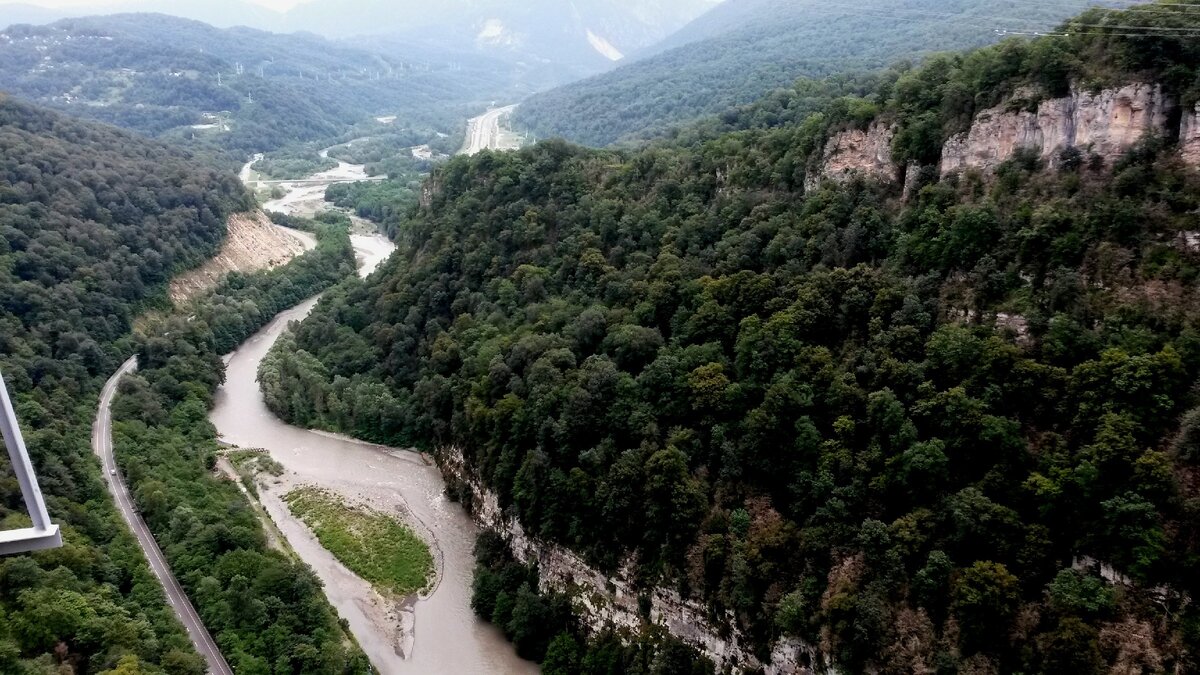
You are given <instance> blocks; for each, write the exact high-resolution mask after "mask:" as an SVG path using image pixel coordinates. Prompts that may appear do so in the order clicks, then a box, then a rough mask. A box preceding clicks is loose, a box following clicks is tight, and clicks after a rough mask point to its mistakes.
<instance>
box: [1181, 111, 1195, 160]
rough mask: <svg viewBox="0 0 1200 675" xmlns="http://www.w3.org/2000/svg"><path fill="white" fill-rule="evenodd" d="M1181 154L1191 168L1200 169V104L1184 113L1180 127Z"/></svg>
mask: <svg viewBox="0 0 1200 675" xmlns="http://www.w3.org/2000/svg"><path fill="white" fill-rule="evenodd" d="M1179 154H1180V156H1181V157H1183V161H1184V162H1186V163H1187V164H1188V165H1190V166H1197V167H1200V103H1196V106H1195V107H1194V108H1192V109H1191V110H1186V111H1184V113H1183V123H1182V124H1181V125H1180V127H1179Z"/></svg>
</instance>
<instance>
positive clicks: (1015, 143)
mask: <svg viewBox="0 0 1200 675" xmlns="http://www.w3.org/2000/svg"><path fill="white" fill-rule="evenodd" d="M1030 100H1036V94H1035V92H1033V91H1032V90H1030V89H1023V90H1020V91H1018V92H1016V93H1015V94H1014V96H1013V97H1012V98H1011V99H1010V100H1009V101H1007V102H1005V103H1003V104H1001V105H999V106H996V107H994V108H989V109H987V110H983V111H981V112H979V113H978V114H976V116H975V119H974V121H973V122H972V124H971V128H970V129H969V130H967V131H965V132H963V133H960V134H956V135H955V136H952V137H951V138H950V139H949V140H948V141H946V143H945V145H944V146H943V147H942V154H941V161H940V163H939V166H938V167H936V169H937V170H938V172H939V173H940V174H941V175H943V176H945V175H948V174H951V173H955V172H958V171H964V170H977V171H981V172H984V173H987V172H990V171H993V170H995V169H996V167H998V166H999V165H1000V164H1002V163H1003V162H1005V161H1006V160H1008V159H1011V158H1012V157H1013V155H1014V154H1015V153H1016V152H1017V151H1018V150H1020V149H1027V150H1030V151H1032V152H1034V153H1036V154H1037V156H1038V157H1039V158H1040V159H1041V160H1042V161H1043V162H1044V163H1045V164H1046V165H1047V166H1049V167H1051V168H1054V167H1056V166H1058V165H1059V164H1060V163H1061V158H1062V152H1063V151H1064V150H1067V149H1069V148H1075V149H1078V150H1079V152H1080V153H1081V154H1082V155H1083V156H1084V157H1085V158H1087V157H1090V156H1093V155H1094V156H1096V157H1099V158H1100V159H1101V160H1102V161H1103V162H1104V163H1105V164H1108V165H1111V164H1112V163H1113V162H1114V161H1115V160H1117V159H1118V158H1119V157H1120V156H1121V155H1122V154H1123V153H1124V152H1126V151H1127V150H1129V149H1130V148H1131V147H1133V146H1134V145H1135V144H1137V143H1138V142H1139V141H1141V140H1143V139H1145V138H1147V137H1150V136H1154V135H1158V136H1162V137H1167V138H1170V137H1173V136H1175V132H1176V131H1178V132H1179V133H1178V136H1179V153H1180V156H1181V158H1182V159H1183V160H1184V161H1185V162H1187V163H1188V164H1190V165H1192V166H1196V167H1200V104H1198V105H1197V106H1196V107H1195V109H1193V110H1188V111H1185V114H1184V115H1183V116H1182V121H1181V122H1178V124H1179V127H1178V128H1175V124H1176V123H1177V122H1176V121H1175V120H1174V116H1173V115H1172V113H1173V112H1174V111H1175V109H1176V101H1175V100H1174V99H1173V98H1172V97H1171V96H1170V95H1169V94H1167V93H1166V92H1164V91H1163V88H1162V86H1161V85H1157V84H1147V83H1133V84H1128V85H1125V86H1123V87H1117V88H1113V89H1103V90H1100V91H1095V92H1093V91H1087V90H1084V89H1081V88H1078V87H1076V88H1074V89H1072V91H1071V94H1070V95H1069V96H1064V97H1062V98H1052V99H1045V100H1043V101H1041V102H1040V103H1036V104H1033V105H1030V104H1029V103H1028V101H1030ZM895 134H896V126H895V125H894V124H892V123H884V122H882V121H876V122H875V123H873V124H872V125H871V126H870V127H868V128H867V129H866V130H865V131H863V130H859V129H851V130H847V131H841V132H838V133H836V134H833V136H831V137H830V139H829V141H828V142H827V143H826V144H825V150H824V152H823V153H822V155H821V159H820V161H819V162H818V163H817V165H816V166H815V167H813V168H812V169H810V171H809V172H808V177H807V178H806V181H805V185H806V187H808V188H809V189H813V188H815V187H816V186H817V185H819V184H820V182H821V181H823V180H835V181H839V182H844V181H846V180H848V179H849V177H850V176H853V175H860V176H864V177H867V178H874V179H876V180H879V181H882V182H886V183H896V182H899V181H900V180H901V177H905V179H904V180H905V183H906V185H905V193H906V194H908V193H909V192H911V191H912V189H913V187H914V185H915V177H916V176H917V175H918V171H919V167H916V166H915V165H910V166H908V167H901V166H899V165H897V164H896V163H895V162H893V161H892V157H891V150H892V149H891V145H892V139H893V138H894V137H895Z"/></svg>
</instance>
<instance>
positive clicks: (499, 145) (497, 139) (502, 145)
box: [459, 105, 517, 155]
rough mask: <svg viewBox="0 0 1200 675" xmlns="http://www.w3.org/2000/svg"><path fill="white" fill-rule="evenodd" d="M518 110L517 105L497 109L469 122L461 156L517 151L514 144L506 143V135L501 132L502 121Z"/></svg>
mask: <svg viewBox="0 0 1200 675" xmlns="http://www.w3.org/2000/svg"><path fill="white" fill-rule="evenodd" d="M516 109H517V106H515V105H509V106H505V107H503V108H495V109H493V110H489V111H487V112H485V113H484V114H482V115H480V116H479V117H474V118H472V119H471V120H470V121H468V122H467V139H466V142H465V143H464V144H463V149H462V151H461V152H460V153H459V154H462V155H474V154H476V153H478V152H482V151H484V150H514V149H516V148H515V146H513V145H512V144H510V143H506V142H505V140H504V133H503V132H502V131H501V130H500V120H501V119H503V117H504V116H505V115H507V114H509V113H511V112H512V111H514V110H516Z"/></svg>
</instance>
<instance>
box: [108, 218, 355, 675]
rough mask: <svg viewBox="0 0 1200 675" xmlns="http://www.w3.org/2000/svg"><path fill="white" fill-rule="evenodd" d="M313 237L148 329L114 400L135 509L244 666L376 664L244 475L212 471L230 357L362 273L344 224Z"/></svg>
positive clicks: (319, 669)
mask: <svg viewBox="0 0 1200 675" xmlns="http://www.w3.org/2000/svg"><path fill="white" fill-rule="evenodd" d="M317 233H318V237H319V238H318V245H317V248H316V249H315V250H313V251H310V252H309V253H307V254H305V255H303V256H301V257H300V258H297V259H295V260H293V261H292V262H290V263H289V264H288V265H286V266H284V267H281V268H277V269H275V270H271V271H266V272H259V273H256V274H252V275H243V274H238V273H235V274H231V275H230V276H229V277H228V278H227V279H226V280H225V281H224V282H223V283H222V284H221V285H220V286H219V287H218V288H217V289H216V290H215V291H214V292H213V293H212V294H210V295H208V296H205V297H203V298H201V299H199V300H197V301H196V302H194V303H192V304H191V305H190V306H188V307H185V308H181V309H180V310H179V311H178V312H175V313H173V314H171V315H168V316H166V317H161V318H159V319H158V320H156V321H154V322H152V323H151V324H150V325H149V326H147V327H146V328H145V330H144V331H139V334H138V337H137V353H138V354H139V367H140V371H139V374H138V375H136V376H131V377H129V378H127V379H126V380H124V381H123V382H122V384H121V389H120V395H119V396H118V398H117V400H116V402H115V403H114V406H113V418H114V420H115V425H114V445H115V449H116V455H117V461H118V463H120V465H121V467H122V471H123V473H124V474H125V476H126V477H127V478H128V480H129V483H130V488H131V492H132V494H133V497H134V500H135V501H136V502H137V504H138V509H139V511H141V513H142V515H143V516H144V517H145V519H146V523H147V524H148V525H149V526H150V529H151V530H152V531H153V532H154V535H155V538H156V539H157V540H158V542H159V544H160V545H161V546H162V549H163V552H164V554H165V555H166V557H167V559H168V561H169V562H170V565H171V568H172V570H173V571H174V573H175V575H176V577H177V578H178V579H179V581H180V583H181V584H182V585H183V586H184V588H185V589H186V591H187V593H188V596H189V597H190V598H191V599H192V602H193V604H195V606H196V608H197V611H198V612H199V613H200V616H201V618H202V619H203V620H204V623H205V626H206V627H208V629H209V631H210V632H211V633H212V634H213V637H214V639H215V640H216V642H217V644H218V645H219V646H220V648H221V651H222V653H224V654H225V656H226V659H227V660H228V661H229V664H230V666H231V667H232V668H233V669H234V670H235V671H237V672H238V673H239V674H240V675H241V674H253V675H280V674H284V673H296V674H299V673H306V674H309V673H311V674H318V673H320V674H326V675H341V674H343V673H345V674H349V673H355V674H358V673H367V672H369V664H368V662H367V659H366V657H365V656H364V655H363V654H362V652H361V651H360V650H359V649H358V647H357V646H355V645H354V644H353V640H352V638H351V637H350V636H349V633H348V632H346V631H345V630H344V629H343V628H342V627H341V626H340V625H339V624H338V618H337V614H336V613H335V612H334V610H333V608H332V607H331V606H330V605H329V603H328V601H327V600H326V599H325V596H324V595H323V593H322V591H321V584H320V582H319V581H318V580H317V578H316V576H315V575H314V574H313V573H312V571H311V570H310V569H308V568H307V567H306V566H305V565H304V564H303V563H301V562H299V561H298V560H296V559H295V558H294V557H291V556H289V555H287V554H284V553H281V552H279V551H276V550H273V549H270V548H269V547H268V545H267V539H266V535H265V533H264V531H263V527H262V525H261V524H260V523H259V521H258V520H257V516H256V515H255V512H254V510H253V509H252V508H251V506H250V504H248V503H247V502H246V499H245V498H244V497H243V496H242V494H241V492H240V491H239V490H238V487H237V485H236V484H235V483H233V482H232V481H230V480H227V479H225V478H218V477H216V476H215V475H214V471H213V468H214V466H215V463H216V453H217V451H218V443H217V438H216V431H215V429H213V427H212V424H211V423H210V422H209V421H208V410H209V408H210V406H211V404H212V397H213V394H214V393H215V392H216V389H217V386H218V385H219V384H220V383H221V381H222V380H223V379H224V364H223V363H222V361H221V355H222V354H225V353H228V352H230V351H232V350H233V349H234V348H236V347H237V345H239V344H241V343H242V342H243V341H245V340H246V339H247V338H248V337H250V336H251V335H252V334H253V333H254V332H256V331H257V330H258V329H259V328H261V327H262V326H263V325H265V324H266V323H267V322H268V321H270V320H271V319H272V318H273V317H274V316H275V315H276V314H278V313H279V312H281V311H283V310H284V309H287V308H288V307H291V306H293V305H295V304H298V303H299V302H301V301H302V300H304V299H305V298H308V297H311V296H313V295H315V294H316V293H319V292H320V291H322V290H324V289H325V288H327V287H328V286H330V285H332V284H333V283H335V282H337V281H339V280H341V279H342V278H343V277H345V276H346V275H351V274H353V272H354V253H353V249H352V248H351V246H350V239H349V236H348V235H347V233H346V228H345V225H344V224H341V225H320V226H318V230H317Z"/></svg>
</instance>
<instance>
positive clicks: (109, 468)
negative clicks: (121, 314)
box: [92, 357, 233, 675]
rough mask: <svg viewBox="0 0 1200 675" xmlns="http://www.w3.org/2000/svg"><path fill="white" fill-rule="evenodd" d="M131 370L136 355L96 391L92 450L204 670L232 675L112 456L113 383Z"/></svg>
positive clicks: (115, 389)
mask: <svg viewBox="0 0 1200 675" xmlns="http://www.w3.org/2000/svg"><path fill="white" fill-rule="evenodd" d="M134 370H137V357H132V358H130V359H129V360H128V361H126V362H125V363H123V364H122V365H121V368H120V369H119V370H117V372H116V374H115V375H113V376H112V377H111V378H110V379H109V380H108V382H106V383H105V384H104V390H103V391H102V392H101V393H100V409H99V411H98V412H97V413H96V423H95V424H94V425H92V451H93V452H95V453H96V455H97V456H98V457H100V462H101V464H103V465H104V480H105V482H106V483H107V484H108V491H109V492H110V493H111V494H112V496H113V500H114V501H115V502H116V503H117V510H118V511H120V512H121V517H122V518H124V519H125V523H126V524H128V525H129V529H131V530H133V534H134V535H135V536H136V537H137V540H138V545H139V546H141V548H142V552H143V553H145V554H146V560H147V561H148V562H149V563H150V569H151V570H153V571H154V576H156V577H158V581H159V583H161V584H162V586H163V590H164V591H166V594H167V601H168V602H170V603H171V609H173V610H175V616H177V617H179V621H180V623H182V624H183V627H184V628H186V629H187V632H188V637H189V638H190V639H191V641H192V644H193V645H194V646H195V647H196V651H197V652H199V653H200V655H201V656H203V657H204V660H205V661H207V662H208V672H209V673H210V674H211V675H233V670H232V669H231V668H230V667H229V664H228V663H225V657H224V656H222V655H221V650H220V649H217V643H216V642H213V639H212V636H211V635H209V634H208V629H207V628H205V627H204V623H203V622H201V621H200V615H199V614H197V613H196V608H195V607H192V603H191V601H190V600H188V597H187V595H186V594H185V593H184V592H183V589H182V588H180V586H179V582H178V581H176V580H175V575H174V574H172V573H171V568H170V567H169V566H168V565H167V561H166V559H165V558H163V554H162V551H161V550H160V549H159V548H158V543H157V542H156V541H154V537H153V536H151V534H150V528H148V527H146V521H144V520H142V516H141V514H139V513H138V512H137V508H136V507H134V505H133V499H132V498H131V497H130V496H129V489H128V488H127V487H125V478H124V477H123V476H122V475H121V472H120V471H119V470H118V469H117V462H116V459H115V458H114V457H113V443H112V402H113V397H114V396H115V395H116V393H117V385H118V384H119V383H120V382H121V378H122V377H125V376H126V375H128V374H129V373H132V372H133V371H134Z"/></svg>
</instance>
